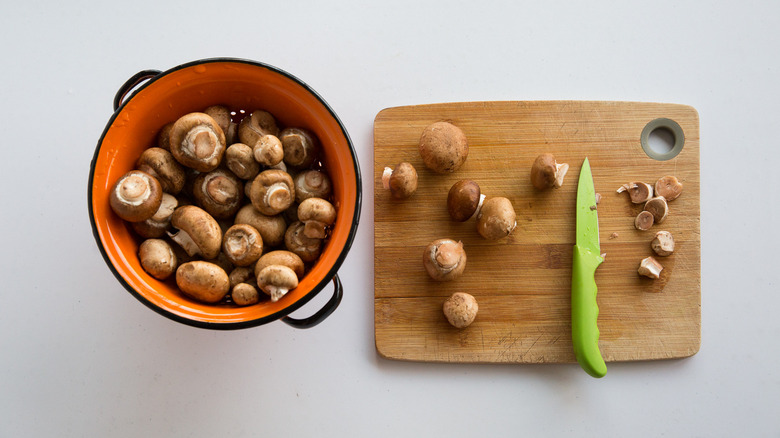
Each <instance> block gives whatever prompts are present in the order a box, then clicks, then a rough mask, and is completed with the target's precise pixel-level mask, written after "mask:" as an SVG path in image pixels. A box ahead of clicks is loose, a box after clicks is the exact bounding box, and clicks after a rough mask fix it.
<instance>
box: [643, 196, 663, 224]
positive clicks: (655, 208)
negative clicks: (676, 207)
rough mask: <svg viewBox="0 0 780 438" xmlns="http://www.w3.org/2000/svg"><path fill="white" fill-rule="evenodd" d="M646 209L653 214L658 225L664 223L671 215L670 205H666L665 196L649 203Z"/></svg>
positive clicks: (646, 204) (655, 198)
mask: <svg viewBox="0 0 780 438" xmlns="http://www.w3.org/2000/svg"><path fill="white" fill-rule="evenodd" d="M644 209H645V211H649V212H650V213H652V214H653V218H654V219H655V223H657V224H660V223H661V222H663V221H664V220H665V219H666V215H667V214H669V205H668V204H667V203H666V199H665V198H664V197H663V196H656V197H654V198H653V199H651V200H649V201H647V202H646V203H645V208H644Z"/></svg>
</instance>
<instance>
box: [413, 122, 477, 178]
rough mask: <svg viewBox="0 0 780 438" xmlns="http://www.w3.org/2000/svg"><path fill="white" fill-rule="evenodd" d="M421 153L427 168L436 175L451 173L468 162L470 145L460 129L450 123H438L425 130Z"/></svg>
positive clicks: (421, 137)
mask: <svg viewBox="0 0 780 438" xmlns="http://www.w3.org/2000/svg"><path fill="white" fill-rule="evenodd" d="M419 151H420V157H422V160H423V163H425V166H426V167H427V168H429V169H430V170H432V171H434V172H436V173H449V172H454V171H456V170H458V169H459V168H460V167H461V166H462V165H463V163H465V162H466V158H467V157H468V155H469V144H468V140H467V139H466V134H464V133H463V131H461V130H460V128H458V127H457V126H455V125H453V124H451V123H448V122H436V123H433V124H431V125H428V126H427V127H426V128H425V129H424V130H423V132H422V135H421V136H420V143H419Z"/></svg>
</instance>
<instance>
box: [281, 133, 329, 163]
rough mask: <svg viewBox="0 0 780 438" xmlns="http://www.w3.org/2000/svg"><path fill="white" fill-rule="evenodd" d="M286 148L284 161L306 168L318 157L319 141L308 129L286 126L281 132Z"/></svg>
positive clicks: (283, 147) (283, 146) (283, 144)
mask: <svg viewBox="0 0 780 438" xmlns="http://www.w3.org/2000/svg"><path fill="white" fill-rule="evenodd" d="M279 140H281V142H282V149H284V162H285V163H287V164H288V165H289V166H292V167H295V168H299V169H301V168H306V167H309V166H311V165H312V164H313V163H314V160H315V159H316V158H317V153H318V149H319V141H318V140H317V136H316V135H314V133H312V132H311V131H309V130H308V129H303V128H285V129H284V130H283V131H282V132H281V133H279Z"/></svg>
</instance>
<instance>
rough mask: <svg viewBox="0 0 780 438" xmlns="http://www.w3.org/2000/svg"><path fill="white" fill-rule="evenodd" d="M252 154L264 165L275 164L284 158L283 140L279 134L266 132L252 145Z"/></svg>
mask: <svg viewBox="0 0 780 438" xmlns="http://www.w3.org/2000/svg"><path fill="white" fill-rule="evenodd" d="M252 156H253V157H254V158H255V161H257V162H258V163H260V164H262V165H263V166H266V167H270V166H275V165H277V164H279V163H281V162H282V159H283V158H284V150H283V149H282V142H281V141H280V140H279V138H278V137H277V136H275V135H271V134H266V135H264V136H262V137H260V139H259V140H257V143H255V144H254V146H252Z"/></svg>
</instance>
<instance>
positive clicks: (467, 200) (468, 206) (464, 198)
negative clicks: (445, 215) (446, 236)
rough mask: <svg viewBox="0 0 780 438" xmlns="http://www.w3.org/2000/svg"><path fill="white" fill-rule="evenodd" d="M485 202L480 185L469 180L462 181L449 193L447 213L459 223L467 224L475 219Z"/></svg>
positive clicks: (453, 186)
mask: <svg viewBox="0 0 780 438" xmlns="http://www.w3.org/2000/svg"><path fill="white" fill-rule="evenodd" d="M484 201H485V195H483V194H482V193H481V191H480V189H479V184H477V183H476V182H474V181H472V180H469V179H462V180H460V181H458V182H456V183H455V184H453V185H452V187H450V191H449V193H447V211H448V212H449V213H450V217H452V219H453V220H456V221H458V222H465V221H467V220H469V219H470V218H472V217H474V216H475V215H476V214H477V212H478V211H479V209H480V208H481V207H482V203H483V202H484Z"/></svg>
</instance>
